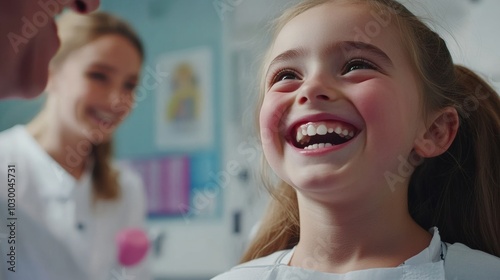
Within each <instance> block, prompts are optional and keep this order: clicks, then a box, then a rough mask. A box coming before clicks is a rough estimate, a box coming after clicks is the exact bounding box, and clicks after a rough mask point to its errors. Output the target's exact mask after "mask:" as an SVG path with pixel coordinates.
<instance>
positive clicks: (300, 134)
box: [297, 131, 304, 142]
mask: <svg viewBox="0 0 500 280" xmlns="http://www.w3.org/2000/svg"><path fill="white" fill-rule="evenodd" d="M302 138H304V134H302V132H301V131H297V142H300V140H302Z"/></svg>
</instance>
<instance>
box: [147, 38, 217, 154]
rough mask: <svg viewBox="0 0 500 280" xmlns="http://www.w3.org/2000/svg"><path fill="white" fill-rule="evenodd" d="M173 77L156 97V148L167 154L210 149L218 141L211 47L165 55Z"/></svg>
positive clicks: (163, 62)
mask: <svg viewBox="0 0 500 280" xmlns="http://www.w3.org/2000/svg"><path fill="white" fill-rule="evenodd" d="M158 63H159V65H158V68H159V71H163V72H167V73H168V74H169V75H168V77H167V78H166V79H165V80H164V81H163V84H161V85H160V87H159V88H158V92H157V94H156V98H157V100H156V101H157V102H156V108H157V110H156V118H155V119H156V136H155V137H156V141H155V142H156V145H157V147H158V148H159V149H161V150H164V151H175V152H193V151H196V150H203V149H210V148H211V147H212V146H213V141H214V131H215V125H214V114H213V103H212V102H213V96H212V88H213V86H212V79H213V77H212V72H213V71H212V53H211V51H210V49H209V48H208V47H203V48H197V49H188V50H182V51H177V52H171V53H167V54H164V55H163V56H161V57H160V58H159V60H158Z"/></svg>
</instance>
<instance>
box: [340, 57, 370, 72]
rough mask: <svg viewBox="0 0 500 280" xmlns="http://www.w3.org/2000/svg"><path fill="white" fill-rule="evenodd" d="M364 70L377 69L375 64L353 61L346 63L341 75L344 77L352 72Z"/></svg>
mask: <svg viewBox="0 0 500 280" xmlns="http://www.w3.org/2000/svg"><path fill="white" fill-rule="evenodd" d="M364 69H369V70H377V69H378V67H377V66H375V64H373V63H371V62H369V61H368V60H364V59H353V60H351V61H349V62H347V64H346V65H345V66H344V69H343V70H342V75H345V74H347V73H349V72H352V71H356V70H364Z"/></svg>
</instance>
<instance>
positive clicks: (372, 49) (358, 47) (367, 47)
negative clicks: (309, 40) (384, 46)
mask: <svg viewBox="0 0 500 280" xmlns="http://www.w3.org/2000/svg"><path fill="white" fill-rule="evenodd" d="M339 49H340V50H341V51H342V52H343V53H344V55H345V56H347V54H348V53H350V52H353V51H354V52H355V51H358V52H359V51H364V52H368V53H370V54H372V55H374V56H376V57H378V58H379V59H381V60H382V61H383V62H385V63H386V64H388V65H389V66H393V63H392V60H391V59H390V58H389V56H388V55H387V54H386V53H385V52H384V51H382V50H381V49H380V48H378V47H376V46H375V45H372V44H368V43H364V42H361V41H343V42H340V43H338V44H334V45H332V46H330V47H329V48H327V49H326V50H325V52H324V53H323V54H330V53H332V52H336V51H338V50H339Z"/></svg>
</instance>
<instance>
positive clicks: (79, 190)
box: [0, 12, 149, 280]
mask: <svg viewBox="0 0 500 280" xmlns="http://www.w3.org/2000/svg"><path fill="white" fill-rule="evenodd" d="M58 28H59V35H60V38H61V48H60V49H59V51H58V52H57V54H56V56H55V57H54V58H53V59H52V61H51V62H50V68H49V81H48V85H47V89H46V91H47V102H46V104H45V107H44V108H43V109H42V110H41V112H40V113H39V114H38V115H37V116H36V117H35V118H34V119H33V120H32V121H31V122H30V123H28V124H27V125H26V126H21V125H18V126H15V127H13V128H11V129H9V130H7V131H5V132H3V133H1V134H0V150H1V151H2V154H1V155H0V157H1V159H0V160H5V161H6V162H7V163H8V164H9V168H8V170H6V168H3V170H2V171H0V177H2V180H3V181H7V180H8V179H9V178H11V179H12V178H15V179H16V182H15V185H13V187H12V188H11V189H7V188H2V190H1V191H0V199H2V200H7V199H9V198H11V197H13V196H15V204H11V205H10V206H13V207H11V208H13V210H14V213H13V214H14V215H11V214H9V215H11V216H13V217H16V218H17V220H16V221H15V222H16V223H17V225H16V228H15V231H14V232H15V234H14V235H15V236H14V238H15V239H16V244H15V248H14V250H13V251H14V252H15V258H14V262H12V263H11V264H10V263H8V262H9V261H10V259H12V258H11V257H10V256H8V255H9V253H10V252H11V248H10V244H5V243H4V242H0V243H1V245H0V246H1V249H2V258H5V257H7V259H6V261H3V260H2V262H1V263H2V264H1V265H0V266H2V265H6V267H5V268H1V267H0V268H1V270H0V275H2V274H3V275H4V276H5V278H6V279H51V280H57V279H96V280H101V279H102V280H108V279H116V278H117V277H124V273H126V275H125V276H127V277H135V278H136V279H148V278H149V277H148V276H147V275H146V274H147V273H146V269H145V264H144V262H143V263H142V264H139V265H138V266H135V267H134V268H132V269H130V270H123V269H124V268H123V267H121V266H120V264H119V262H118V259H117V252H118V248H117V246H116V242H115V238H116V235H117V234H118V233H119V232H120V231H121V230H124V229H127V228H135V227H141V226H142V224H143V222H144V217H145V199H144V193H143V189H142V183H141V180H140V179H139V178H138V177H137V176H135V175H134V174H133V173H131V172H130V171H128V170H125V169H124V168H123V167H118V166H116V165H113V164H112V140H111V139H112V136H113V133H114V131H115V130H116V128H117V127H118V125H120V124H121V123H122V121H123V120H124V119H125V118H126V117H127V115H128V114H129V113H130V110H131V108H132V106H133V104H134V90H135V88H136V86H137V84H138V82H139V74H140V69H141V64H142V62H143V56H144V53H143V47H142V44H141V41H140V39H139V38H138V36H137V35H136V33H135V32H134V31H133V30H132V29H131V28H130V27H129V26H128V25H127V24H126V23H125V22H124V21H122V20H121V19H118V18H116V17H114V16H111V15H109V14H106V13H101V12H99V13H92V14H89V15H87V16H81V15H76V14H73V13H67V14H64V15H63V16H62V17H61V18H60V20H59V22H58ZM4 166H5V165H4ZM0 213H5V215H7V213H6V212H5V211H4V209H2V210H1V211H0ZM6 219H7V217H6V218H5V219H3V220H2V221H5V220H6ZM2 231H3V230H2ZM6 232H9V229H7V230H6ZM13 266H14V267H15V269H16V272H12V271H11V268H12V267H13ZM0 278H1V277H0ZM5 278H2V279H5ZM126 279H128V278H126Z"/></svg>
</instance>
